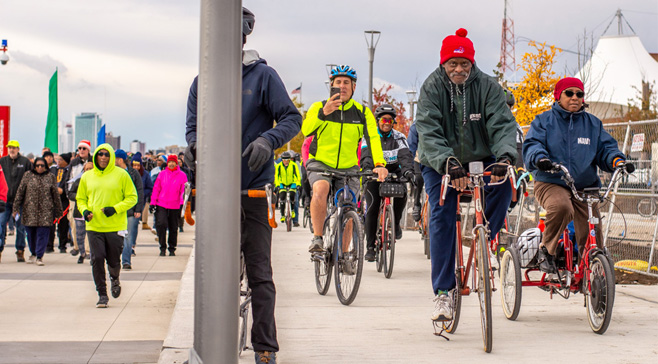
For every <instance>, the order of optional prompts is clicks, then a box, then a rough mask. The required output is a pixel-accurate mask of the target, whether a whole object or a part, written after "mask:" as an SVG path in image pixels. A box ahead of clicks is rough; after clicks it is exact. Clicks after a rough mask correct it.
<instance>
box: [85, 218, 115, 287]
mask: <svg viewBox="0 0 658 364" xmlns="http://www.w3.org/2000/svg"><path fill="white" fill-rule="evenodd" d="M87 238H89V248H90V250H91V272H92V274H93V276H94V283H96V291H97V292H98V295H99V296H107V284H106V281H105V262H106V261H107V270H108V271H109V272H110V277H111V278H112V279H118V278H119V273H120V272H121V251H122V250H123V237H121V236H119V234H117V232H116V231H114V232H108V233H100V232H96V231H89V230H87Z"/></svg>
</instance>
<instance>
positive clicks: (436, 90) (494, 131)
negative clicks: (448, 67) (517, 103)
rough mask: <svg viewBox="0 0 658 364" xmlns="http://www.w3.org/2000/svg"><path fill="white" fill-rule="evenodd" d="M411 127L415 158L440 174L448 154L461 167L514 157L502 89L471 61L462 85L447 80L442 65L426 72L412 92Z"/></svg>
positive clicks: (511, 127) (513, 124)
mask: <svg viewBox="0 0 658 364" xmlns="http://www.w3.org/2000/svg"><path fill="white" fill-rule="evenodd" d="M451 88H452V91H451ZM464 104H465V106H464ZM464 110H466V112H465V113H464ZM464 114H466V117H464ZM416 128H417V130H418V137H419V143H418V155H419V157H420V162H421V164H423V165H425V166H429V167H431V168H433V169H434V170H436V171H437V172H439V173H442V174H444V173H445V170H446V169H445V168H446V162H447V160H448V158H449V157H455V158H457V159H458V160H459V162H461V163H462V165H464V166H465V167H466V166H467V164H468V163H469V162H473V161H478V160H484V159H487V158H490V157H494V158H495V159H496V160H498V159H501V158H507V159H509V161H510V162H511V163H512V164H513V163H514V161H516V158H517V151H516V121H515V120H514V116H513V115H512V112H511V111H510V109H509V107H507V104H506V102H505V95H504V92H503V89H502V87H501V86H500V85H499V84H498V83H497V82H496V80H495V79H494V78H492V77H490V76H488V75H486V74H484V73H482V72H481V71H480V70H479V69H478V68H477V66H476V65H475V64H474V65H473V67H472V68H471V74H470V76H469V78H468V79H467V80H466V83H465V85H464V86H463V88H462V86H456V85H455V84H453V83H451V82H450V80H449V78H448V75H447V74H446V73H445V71H444V69H443V67H442V66H439V68H437V69H436V70H435V71H434V72H432V73H431V74H430V75H429V77H428V78H427V79H426V80H425V82H424V83H423V86H422V88H421V90H420V96H419V98H418V112H417V114H416Z"/></svg>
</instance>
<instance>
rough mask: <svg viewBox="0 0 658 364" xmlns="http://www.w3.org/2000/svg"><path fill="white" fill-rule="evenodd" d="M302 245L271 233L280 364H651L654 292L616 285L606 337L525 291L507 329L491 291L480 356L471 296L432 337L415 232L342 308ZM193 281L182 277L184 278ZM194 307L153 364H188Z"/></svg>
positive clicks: (557, 301)
mask: <svg viewBox="0 0 658 364" xmlns="http://www.w3.org/2000/svg"><path fill="white" fill-rule="evenodd" d="M309 239H310V233H309V231H308V229H303V228H295V229H293V231H292V232H290V233H287V232H285V229H284V228H282V227H279V228H278V229H276V230H275V231H274V238H273V241H274V242H273V266H274V279H275V283H276V286H277V308H276V320H277V328H278V338H279V344H280V348H281V351H280V352H279V354H278V361H277V362H278V363H299V364H302V363H437V362H450V363H466V362H468V363H472V362H487V363H510V362H511V363H517V362H525V361H531V362H546V363H548V362H551V363H552V362H556V361H565V360H569V361H573V362H582V363H612V362H614V363H646V362H656V360H658V344H657V343H658V325H657V324H658V286H622V285H618V286H617V293H616V300H615V306H614V313H613V320H612V323H611V324H610V327H609V329H608V331H607V332H606V333H605V334H604V335H597V334H594V333H593V332H592V331H591V330H590V328H589V325H588V322H587V313H586V311H585V308H584V307H583V303H584V301H583V296H582V295H574V296H572V297H571V298H570V299H568V300H564V299H562V298H560V297H558V296H554V298H553V299H552V300H551V299H550V298H549V295H548V293H546V292H544V291H541V290H540V289H538V288H533V287H526V288H524V289H523V304H522V307H521V313H520V315H519V318H518V319H517V321H515V322H512V321H508V320H507V319H506V318H505V317H504V315H503V312H502V308H501V307H500V294H499V292H500V291H497V292H495V293H494V296H493V314H494V322H493V325H494V327H493V329H494V330H493V332H494V346H493V352H492V353H491V354H487V353H485V352H484V351H483V349H482V334H481V329H480V321H479V320H480V317H479V309H478V306H477V296H475V295H471V296H469V297H465V298H464V300H463V306H462V317H461V321H460V324H459V328H458V330H457V332H456V333H455V334H454V335H447V336H448V337H449V338H450V341H446V340H445V339H443V338H441V337H438V336H435V335H434V334H433V333H434V330H433V327H432V323H431V321H430V319H429V317H430V313H431V312H432V309H433V307H434V306H433V302H432V290H431V284H430V278H429V277H430V264H429V260H427V259H426V257H425V256H424V255H423V245H422V242H421V240H420V237H419V235H418V233H417V232H413V231H405V232H404V237H403V238H402V240H401V241H399V242H398V244H397V250H396V259H395V267H394V272H393V276H392V278H391V279H385V278H384V276H383V274H381V273H377V272H376V270H375V265H374V263H366V270H365V271H364V274H363V279H362V281H361V288H360V289H359V294H358V296H357V298H356V300H355V301H354V303H352V305H350V306H343V305H341V304H340V302H339V301H338V299H337V298H336V294H335V289H334V286H333V282H332V287H331V289H330V290H329V293H328V294H327V295H326V296H320V295H319V294H318V293H317V291H316V288H315V283H314V278H313V265H312V263H311V262H310V259H309V254H308V253H307V248H308V244H309ZM193 273H194V272H193V270H190V271H189V272H188V273H186V274H185V276H184V278H183V279H184V280H185V279H186V277H188V274H189V275H193ZM187 282H193V280H191V279H188V280H187ZM189 284H193V283H189ZM183 286H185V284H183ZM188 288H189V287H188ZM192 288H193V287H192ZM182 289H185V288H182ZM188 292H189V291H188ZM192 305H193V300H189V299H186V300H185V303H182V302H180V301H179V304H178V306H177V308H176V314H175V317H177V320H176V322H174V321H172V325H171V329H170V334H169V337H168V339H167V341H166V342H167V343H168V346H170V347H171V349H165V350H163V355H162V356H161V358H160V362H159V363H162V364H171V363H177V364H180V363H182V362H183V361H184V360H186V359H187V351H188V349H187V348H189V347H190V346H191V337H192V331H191V330H192V329H191V325H190V324H189V323H190V322H191V321H192V320H193V306H192ZM170 339H171V340H170ZM253 362H254V357H253V352H252V351H251V350H248V351H246V352H243V354H242V356H241V358H240V363H241V364H243V363H253Z"/></svg>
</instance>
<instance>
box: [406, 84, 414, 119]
mask: <svg viewBox="0 0 658 364" xmlns="http://www.w3.org/2000/svg"><path fill="white" fill-rule="evenodd" d="M406 93H407V98H408V99H409V118H410V119H411V122H412V123H413V121H414V104H415V103H416V91H414V90H409V91H407V92H406Z"/></svg>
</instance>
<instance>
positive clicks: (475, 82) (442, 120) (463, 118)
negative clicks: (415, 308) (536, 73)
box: [416, 28, 517, 321]
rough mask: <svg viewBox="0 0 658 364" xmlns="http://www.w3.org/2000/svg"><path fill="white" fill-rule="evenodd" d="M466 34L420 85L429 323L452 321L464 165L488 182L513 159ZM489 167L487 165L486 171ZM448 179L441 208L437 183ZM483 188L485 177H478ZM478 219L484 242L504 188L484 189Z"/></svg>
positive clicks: (500, 214)
mask: <svg viewBox="0 0 658 364" xmlns="http://www.w3.org/2000/svg"><path fill="white" fill-rule="evenodd" d="M467 35H468V32H467V31H466V29H463V28H461V29H458V30H457V31H456V32H455V34H454V35H449V36H447V37H446V38H445V39H444V40H443V44H442V45H441V65H440V66H439V67H438V68H437V69H436V70H435V71H434V72H433V73H432V74H430V76H429V77H428V78H427V80H425V83H424V84H423V87H422V88H421V91H420V97H419V99H418V112H417V115H416V130H417V131H418V137H419V142H418V156H419V158H420V162H421V164H422V166H421V171H422V173H423V178H424V180H425V189H426V191H427V194H428V196H429V200H430V208H431V209H432V210H431V214H432V215H431V216H432V224H430V231H429V232H430V258H431V263H432V264H431V265H432V288H433V290H434V295H435V296H436V297H435V308H434V311H433V312H432V315H431V318H432V320H434V321H451V320H452V319H453V313H452V311H453V307H452V306H453V297H454V295H455V294H459V293H456V292H455V239H456V229H455V219H456V214H455V211H456V208H457V194H458V192H459V191H461V190H464V189H465V188H466V186H467V183H468V178H467V177H466V176H467V172H468V170H467V169H468V163H469V162H475V161H481V162H483V164H484V167H485V168H486V169H487V170H488V171H491V182H497V181H501V180H502V179H505V178H507V177H506V176H507V171H508V166H509V165H510V164H513V163H514V161H515V160H516V158H517V150H516V122H515V121H514V116H513V115H512V112H511V111H510V109H509V107H507V104H506V98H505V94H504V92H503V88H502V87H500V85H499V84H498V83H497V82H496V80H495V79H494V78H493V77H490V76H488V75H485V74H484V73H482V71H480V70H479V69H478V67H477V66H476V64H475V48H474V47H473V42H472V41H471V40H470V39H469V38H468V37H467ZM490 166H491V167H490ZM446 174H448V175H449V176H450V185H451V186H454V188H449V189H448V191H447V194H446V196H445V203H444V204H441V203H440V197H441V196H440V195H441V183H442V178H443V176H444V175H446ZM485 181H486V182H487V183H489V177H486V178H485ZM484 195H485V196H486V205H485V216H486V218H487V220H488V222H489V229H490V233H491V235H490V236H492V237H493V236H496V234H497V233H498V231H499V230H500V228H501V227H502V224H503V221H504V219H505V213H506V211H507V207H508V206H509V204H510V201H511V199H512V190H511V187H510V184H509V183H503V184H500V185H497V186H487V187H486V188H485V194H484Z"/></svg>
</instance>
